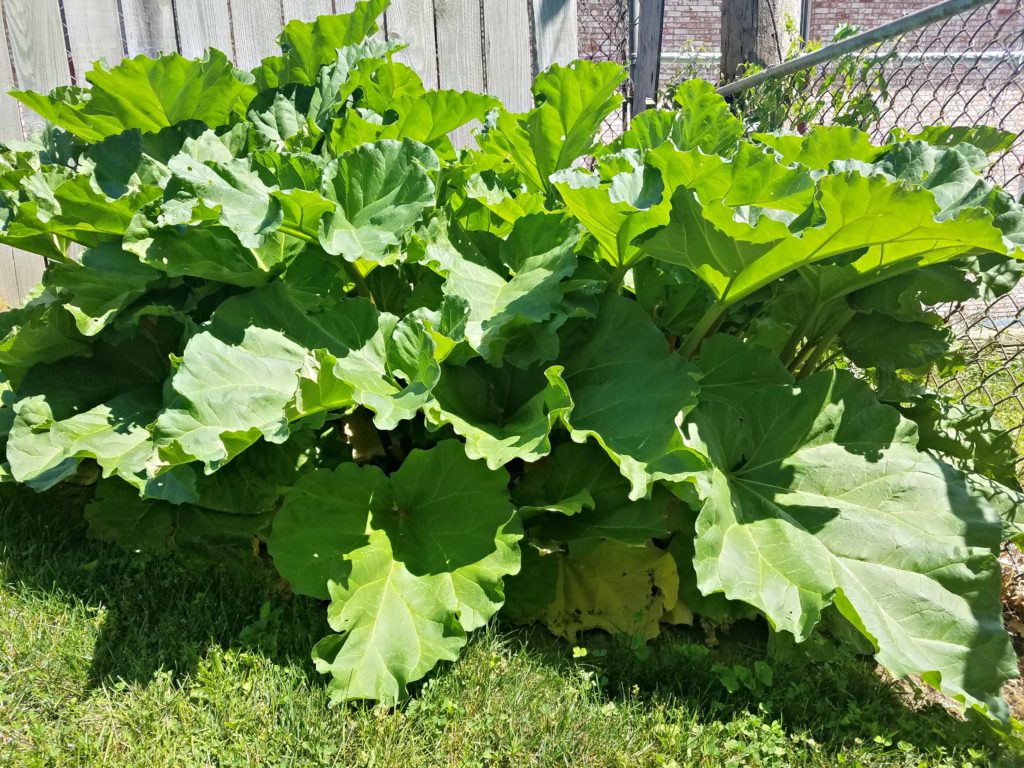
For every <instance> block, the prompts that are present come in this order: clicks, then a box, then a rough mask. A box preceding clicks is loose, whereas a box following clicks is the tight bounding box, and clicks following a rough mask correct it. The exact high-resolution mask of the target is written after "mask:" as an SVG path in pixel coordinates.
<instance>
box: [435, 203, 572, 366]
mask: <svg viewBox="0 0 1024 768" xmlns="http://www.w3.org/2000/svg"><path fill="white" fill-rule="evenodd" d="M578 240H579V230H578V227H577V226H576V224H575V223H574V222H572V221H571V220H569V219H567V218H566V217H564V216H561V215H558V214H532V215H529V216H524V217H522V218H521V219H519V220H518V221H516V223H515V224H514V225H513V227H512V231H511V232H510V234H509V236H508V238H506V239H504V240H499V239H497V238H490V239H485V240H482V241H479V242H480V246H481V247H477V243H474V242H471V241H470V240H469V239H468V238H466V237H461V236H459V233H457V232H455V233H449V232H448V231H447V230H446V228H445V226H444V221H443V220H442V219H434V220H433V221H432V222H431V224H430V226H429V227H428V229H427V230H426V233H425V241H426V242H425V247H424V253H423V256H422V261H424V262H425V263H426V264H427V265H428V266H430V267H431V268H432V269H433V270H434V271H436V272H437V273H438V274H440V275H442V276H444V277H445V283H444V287H443V291H444V293H445V295H447V296H452V297H455V298H459V299H463V300H465V301H466V302H467V303H468V305H469V318H468V321H467V323H466V339H467V340H468V342H469V344H470V346H471V347H472V348H473V349H475V350H476V351H477V352H479V353H480V355H481V356H482V357H483V358H484V360H486V361H487V362H488V363H490V364H491V365H495V366H500V365H501V364H502V362H511V363H512V364H513V365H523V366H525V365H528V364H529V363H532V362H534V361H536V360H538V359H550V358H551V357H553V356H554V354H555V352H556V350H557V345H556V339H555V331H557V329H558V328H559V327H560V326H561V325H562V323H564V322H565V319H566V316H567V312H566V310H565V308H564V306H563V304H564V292H565V285H564V281H565V279H566V278H567V277H569V276H570V275H571V274H572V273H573V271H574V270H575V268H576V254H575V248H576V244H577V242H578Z"/></svg>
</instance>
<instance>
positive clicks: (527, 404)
mask: <svg viewBox="0 0 1024 768" xmlns="http://www.w3.org/2000/svg"><path fill="white" fill-rule="evenodd" d="M433 396H434V399H433V401H432V402H431V403H430V404H429V405H428V406H427V407H426V408H425V409H424V413H425V414H426V417H427V420H428V423H429V424H431V425H433V426H436V427H442V426H444V425H450V426H451V428H452V429H454V430H455V433H456V434H458V435H460V436H461V437H463V438H465V440H466V454H467V455H468V456H469V457H470V458H471V459H483V460H485V461H486V462H487V464H488V466H490V467H491V468H492V469H497V468H498V467H501V466H504V465H505V464H508V463H509V462H510V461H512V460H513V459H522V460H523V461H528V462H532V461H537V460H538V459H540V458H541V457H543V456H545V455H547V454H548V452H550V450H551V441H550V439H549V436H550V434H551V428H552V426H554V423H555V422H556V421H557V420H558V416H559V414H560V413H561V412H562V410H564V409H565V408H566V407H567V406H568V404H569V403H568V400H567V399H566V398H565V395H564V392H563V390H562V389H561V388H560V387H556V386H553V385H552V384H551V382H550V381H548V379H547V378H546V377H545V376H544V374H543V373H542V372H541V371H539V370H536V369H531V370H525V371H524V370H521V369H519V368H513V367H511V366H505V367H503V368H493V367H491V366H490V365H487V364H485V363H483V361H480V360H476V361H471V362H470V363H469V364H467V365H466V366H464V367H456V366H451V365H446V366H444V368H443V371H442V374H441V379H440V380H439V381H438V383H437V386H436V387H434V391H433Z"/></svg>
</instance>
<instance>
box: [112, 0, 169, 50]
mask: <svg viewBox="0 0 1024 768" xmlns="http://www.w3.org/2000/svg"><path fill="white" fill-rule="evenodd" d="M121 10H122V11H123V12H124V36H125V47H126V48H127V49H128V55H129V56H138V55H139V54H140V53H141V54H145V55H146V56H154V57H155V56H157V55H158V54H160V53H171V52H172V51H176V50H178V41H177V37H176V34H175V29H174V5H173V3H172V1H171V0H121Z"/></svg>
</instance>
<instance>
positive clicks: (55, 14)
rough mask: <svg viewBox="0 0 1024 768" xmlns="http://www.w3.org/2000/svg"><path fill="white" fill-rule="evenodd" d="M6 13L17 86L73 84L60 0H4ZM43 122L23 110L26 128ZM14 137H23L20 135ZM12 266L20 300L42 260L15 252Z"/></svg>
mask: <svg viewBox="0 0 1024 768" xmlns="http://www.w3.org/2000/svg"><path fill="white" fill-rule="evenodd" d="M3 12H4V20H5V22H6V25H7V30H8V32H9V34H10V41H11V42H10V50H9V51H8V53H9V55H10V59H9V60H10V62H11V67H12V74H13V75H14V82H15V85H16V86H17V87H19V88H31V89H32V90H38V91H49V90H50V89H52V88H55V87H57V86H58V85H67V84H68V83H70V82H71V70H70V68H69V66H68V52H67V49H66V47H65V45H64V31H63V29H64V28H63V24H62V22H61V13H60V6H59V5H58V2H57V0H4V3H3ZM41 123H42V120H41V118H39V117H37V116H36V115H34V114H31V113H29V112H28V111H27V110H24V111H22V114H21V124H22V126H23V128H31V127H33V126H39V125H41ZM15 138H21V134H20V133H19V134H18V135H16V136H15ZM13 267H14V269H13V272H14V274H15V277H16V286H17V287H16V289H15V290H16V291H17V299H18V301H19V302H20V300H21V298H22V297H23V296H24V295H25V294H26V293H27V292H28V291H29V289H31V288H32V287H33V286H35V285H36V283H38V282H39V279H40V277H42V274H43V260H42V259H40V258H39V257H38V256H33V255H31V254H24V253H15V254H14V264H13ZM12 303H15V302H12Z"/></svg>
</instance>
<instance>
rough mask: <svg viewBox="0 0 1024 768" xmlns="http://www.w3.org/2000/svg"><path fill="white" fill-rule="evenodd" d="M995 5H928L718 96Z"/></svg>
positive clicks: (959, 0)
mask: <svg viewBox="0 0 1024 768" xmlns="http://www.w3.org/2000/svg"><path fill="white" fill-rule="evenodd" d="M993 2H995V0H945V2H940V3H936V4H935V5H929V6H928V7H927V8H922V9H921V10H920V11H916V12H915V13H910V14H907V15H906V16H903V17H902V18H899V19H895V20H894V21H890V22H888V23H886V24H882V25H880V26H877V27H874V28H873V29H869V30H867V31H865V32H861V33H860V34H857V35H853V36H852V37H848V38H846V39H845V40H839V41H837V42H835V43H831V44H829V45H826V46H824V47H822V48H819V49H818V50H816V51H811V52H810V53H805V54H803V55H801V56H797V57H795V58H792V59H790V60H789V61H784V62H782V63H781V64H777V65H775V66H774V67H768V68H767V69H763V70H761V71H760V72H758V73H756V74H753V75H750V76H749V77H741V78H740V79H739V80H734V81H732V82H731V83H727V84H726V85H723V86H722V87H721V88H719V89H718V93H719V94H720V95H722V96H735V95H736V94H737V93H742V92H743V91H746V90H748V89H750V88H754V87H756V86H758V85H760V84H761V83H763V82H764V81H765V80H769V79H771V78H774V77H782V76H784V75H791V74H793V73H794V72H799V71H800V70H802V69H806V68H808V67H813V66H814V65H816V64H822V63H824V62H826V61H831V60H832V59H835V58H838V57H839V56H845V55H846V54H848V53H854V52H855V51H859V50H861V49H863V48H867V47H868V46H871V45H874V44H875V43H881V42H884V41H886V40H889V39H891V38H893V37H896V36H897V35H902V34H904V33H906V32H911V31H913V30H915V29H920V28H921V27H924V26H927V25H929V24H934V23H935V22H937V21H942V20H943V19H948V18H950V17H951V16H957V15H959V14H961V13H964V12H965V11H969V10H972V9H974V8H979V7H981V6H983V5H990V4H991V3H993Z"/></svg>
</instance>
